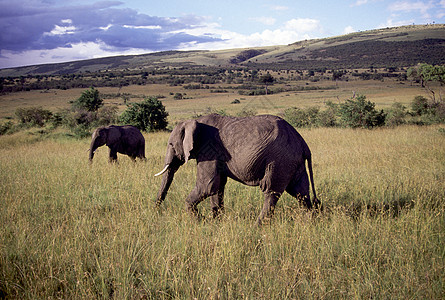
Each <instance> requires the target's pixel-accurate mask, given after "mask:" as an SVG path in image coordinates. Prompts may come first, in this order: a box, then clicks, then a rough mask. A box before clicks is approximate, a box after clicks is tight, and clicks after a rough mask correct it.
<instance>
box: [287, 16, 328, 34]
mask: <svg viewBox="0 0 445 300" xmlns="http://www.w3.org/2000/svg"><path fill="white" fill-rule="evenodd" d="M284 27H285V29H286V30H289V31H295V32H299V33H307V32H315V31H321V30H322V28H321V26H320V21H319V20H315V19H307V18H300V19H292V20H289V21H287V22H286V24H285V25H284Z"/></svg>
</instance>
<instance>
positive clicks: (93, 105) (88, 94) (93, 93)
mask: <svg viewBox="0 0 445 300" xmlns="http://www.w3.org/2000/svg"><path fill="white" fill-rule="evenodd" d="M72 104H73V107H74V108H76V109H80V110H87V111H97V110H98V109H99V108H100V107H102V106H103V105H104V104H103V100H102V99H101V97H100V95H99V91H98V90H97V89H95V88H94V87H92V88H90V89H89V90H86V91H83V92H82V95H81V96H80V97H79V98H78V99H77V100H75V101H74V102H73V103H72Z"/></svg>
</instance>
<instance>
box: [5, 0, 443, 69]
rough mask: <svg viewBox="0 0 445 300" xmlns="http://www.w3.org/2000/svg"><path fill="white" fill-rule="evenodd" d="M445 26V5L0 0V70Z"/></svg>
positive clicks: (364, 0)
mask: <svg viewBox="0 0 445 300" xmlns="http://www.w3.org/2000/svg"><path fill="white" fill-rule="evenodd" d="M433 22H435V23H445V0H428V1H418V0H400V1H390V0H335V1H321V0H313V1H307V0H304V1H300V0H219V1H213V0H193V1H189V0H163V1H154V0H117V1H115V0H105V1H100V0H98V1H95V0H90V1H86V0H70V1H66V0H19V1H17V0H15V1H14V0H0V28H1V29H0V68H7V67H16V66H24V65H33V64H42V63H55V62H66V61H71V60H80V59H88V58H97V57H104V56H112V55H121V54H142V53H149V52H154V51H164V50H194V49H208V50H216V49H230V48H241V47H255V46H266V45H284V44H289V43H293V42H296V41H299V40H303V39H311V38H321V37H328V36H335V35H341V34H345V33H350V32H355V31H363V30H370V29H376V28H382V27H391V26H399V25H409V24H426V23H433Z"/></svg>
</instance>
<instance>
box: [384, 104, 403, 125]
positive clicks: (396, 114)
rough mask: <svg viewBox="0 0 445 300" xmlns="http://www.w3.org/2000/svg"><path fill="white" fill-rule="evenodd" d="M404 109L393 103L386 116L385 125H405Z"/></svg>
mask: <svg viewBox="0 0 445 300" xmlns="http://www.w3.org/2000/svg"><path fill="white" fill-rule="evenodd" d="M406 115H407V112H406V107H405V106H404V105H403V104H402V103H399V102H395V103H393V105H392V106H391V108H390V109H389V111H388V114H387V115H386V125H388V126H398V125H402V124H405V123H406V120H405V118H406Z"/></svg>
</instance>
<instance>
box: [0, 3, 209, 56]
mask: <svg viewBox="0 0 445 300" xmlns="http://www.w3.org/2000/svg"><path fill="white" fill-rule="evenodd" d="M50 3H51V4H50ZM121 4H122V2H119V1H102V2H96V3H93V4H90V5H69V4H63V6H58V5H55V4H54V3H52V2H48V1H45V0H25V1H14V2H13V1H4V0H0V28H2V30H0V50H10V51H15V52H22V51H26V50H50V49H55V48H58V47H70V46H71V45H72V44H76V43H87V42H103V43H105V44H106V45H107V47H109V48H110V49H113V50H115V51H119V50H125V49H130V48H140V49H147V50H153V51H157V50H168V49H175V48H176V47H178V46H179V45H180V44H181V43H187V42H196V43H201V42H210V41H217V39H215V38H212V37H209V36H205V35H203V36H194V35H190V34H187V33H185V32H184V30H186V29H189V28H192V27H196V26H200V24H202V22H203V20H202V19H201V18H199V17H194V16H187V17H183V18H161V17H156V16H149V15H146V14H140V13H138V12H137V11H136V10H133V9H129V8H124V7H121V6H120V5H121ZM110 49H109V50H110Z"/></svg>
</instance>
